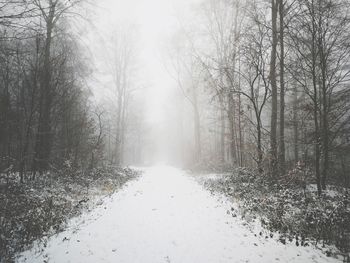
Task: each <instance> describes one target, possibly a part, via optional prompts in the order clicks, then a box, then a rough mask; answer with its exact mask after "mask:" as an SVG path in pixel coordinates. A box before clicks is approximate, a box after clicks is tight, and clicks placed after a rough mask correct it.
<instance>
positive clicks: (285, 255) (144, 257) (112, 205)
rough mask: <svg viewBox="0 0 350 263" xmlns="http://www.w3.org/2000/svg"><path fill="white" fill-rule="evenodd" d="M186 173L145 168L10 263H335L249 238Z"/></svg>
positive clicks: (224, 208) (306, 249) (314, 252)
mask: <svg viewBox="0 0 350 263" xmlns="http://www.w3.org/2000/svg"><path fill="white" fill-rule="evenodd" d="M229 208H230V205H229V203H228V202H226V201H225V200H224V199H222V198H219V197H217V196H213V195H211V193H210V192H209V191H207V190H205V189H203V188H202V186H201V185H200V184H198V183H197V182H196V181H195V179H194V178H193V177H191V176H189V175H188V174H186V172H184V171H181V170H178V169H175V168H171V167H165V166H164V167H163V166H159V167H151V168H147V169H145V173H144V174H143V175H142V176H141V177H140V178H139V180H137V181H133V182H130V183H129V184H128V185H127V186H126V187H125V188H124V189H123V190H121V191H120V192H118V193H116V194H114V195H113V196H111V197H110V198H108V199H106V200H105V202H104V203H103V204H101V205H100V206H99V207H97V208H96V209H94V210H93V211H92V212H90V213H88V214H85V215H83V216H82V217H80V218H76V219H74V220H72V221H71V223H70V225H69V228H68V229H67V230H66V231H65V232H62V233H60V234H59V235H57V236H54V237H52V238H50V239H49V240H48V242H47V244H41V245H37V246H35V247H34V248H33V249H32V250H30V251H27V252H24V253H23V254H22V255H21V256H20V257H19V258H18V262H75V263H77V262H84V263H88V262H118V263H122V262H128V263H136V262H152V263H156V262H179V263H186V262H191V263H194V262H213V263H216V262H260V263H262V262H266V263H270V262H336V260H335V259H333V258H328V257H326V256H325V255H324V254H322V253H321V251H319V250H316V249H315V248H313V247H296V246H295V245H292V244H287V245H283V244H281V243H279V242H277V241H276V240H274V239H268V240H266V239H265V238H264V237H260V236H259V235H258V236H255V235H254V233H253V232H251V231H250V230H249V229H248V228H247V227H246V226H244V222H243V221H241V220H240V219H239V217H232V215H231V214H228V213H227V210H228V209H229Z"/></svg>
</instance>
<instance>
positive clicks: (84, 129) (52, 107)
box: [0, 0, 102, 181]
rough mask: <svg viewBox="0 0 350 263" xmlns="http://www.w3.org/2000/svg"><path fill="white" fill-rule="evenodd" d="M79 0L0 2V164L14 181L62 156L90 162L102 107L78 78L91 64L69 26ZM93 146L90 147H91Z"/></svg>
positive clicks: (49, 166)
mask: <svg viewBox="0 0 350 263" xmlns="http://www.w3.org/2000/svg"><path fill="white" fill-rule="evenodd" d="M82 2H83V1H79V0H74V1H73V0H72V1H61V0H33V1H11V0H8V1H3V2H1V6H0V60H1V63H0V156H1V160H0V169H1V171H2V172H4V171H5V172H6V173H9V172H14V171H18V172H19V174H20V180H21V181H23V180H24V179H25V175H26V174H28V172H31V174H32V178H34V177H35V174H36V173H43V172H45V171H47V170H51V169H54V167H58V166H62V164H64V163H66V162H67V161H68V162H70V164H69V165H72V166H76V167H84V168H85V167H88V166H92V165H94V163H95V162H96V160H97V159H98V158H97V155H98V152H99V149H100V148H101V147H102V144H101V136H102V135H101V128H102V127H101V126H100V122H99V120H100V113H96V114H94V112H93V108H92V106H91V104H90V102H89V92H90V91H89V90H88V89H87V87H86V84H85V82H84V80H85V78H86V76H87V74H89V68H88V67H87V65H86V64H85V62H84V56H83V55H82V53H81V50H82V49H81V48H80V46H79V43H78V41H76V40H75V37H74V36H73V35H72V34H71V32H70V30H69V26H70V22H69V18H71V17H74V16H77V14H76V13H75V12H76V10H77V9H79V8H81V4H82ZM91 153H94V154H91Z"/></svg>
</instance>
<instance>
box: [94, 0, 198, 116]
mask: <svg viewBox="0 0 350 263" xmlns="http://www.w3.org/2000/svg"><path fill="white" fill-rule="evenodd" d="M194 1H196V0H187V1H186V0H100V1H99V2H98V4H97V5H98V7H97V8H96V10H95V13H96V15H95V17H96V18H97V19H96V20H94V21H93V24H94V25H95V27H96V28H95V30H94V34H96V32H97V36H96V35H95V36H94V37H95V38H96V37H97V38H100V40H99V41H101V39H108V34H111V32H112V31H113V27H114V26H116V25H117V26H123V24H126V25H130V24H131V25H136V27H137V30H138V36H139V38H138V39H137V41H138V43H137V45H138V47H139V48H140V66H139V67H140V68H139V70H140V75H141V76H140V77H141V78H142V80H141V81H142V82H144V83H147V84H145V85H146V86H147V88H148V90H147V98H145V99H146V107H147V110H148V111H147V115H148V116H147V119H148V120H149V121H151V122H159V121H161V120H162V119H163V115H162V113H163V112H164V110H163V107H164V105H165V104H166V98H167V97H168V95H169V93H170V92H169V91H170V90H171V89H172V88H173V87H174V81H173V79H172V78H171V76H170V75H169V74H168V72H167V71H166V68H165V67H164V63H165V62H164V57H166V54H165V52H164V50H166V48H165V46H166V45H168V43H167V41H168V39H169V38H171V36H172V35H173V33H174V32H175V31H176V29H177V27H178V18H177V17H178V15H176V14H179V12H180V13H181V12H183V11H184V10H186V9H188V6H189V3H191V2H194ZM98 35H99V36H98ZM102 41H104V40H102ZM100 48H102V49H103V47H102V45H101V46H100ZM102 64H103V62H102ZM102 81H103V80H102ZM97 93H103V92H100V91H99V90H98V91H97Z"/></svg>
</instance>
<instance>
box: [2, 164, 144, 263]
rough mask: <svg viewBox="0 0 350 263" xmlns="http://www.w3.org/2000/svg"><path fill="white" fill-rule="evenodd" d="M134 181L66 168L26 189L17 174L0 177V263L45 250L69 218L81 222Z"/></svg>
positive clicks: (132, 174) (123, 172)
mask: <svg viewBox="0 0 350 263" xmlns="http://www.w3.org/2000/svg"><path fill="white" fill-rule="evenodd" d="M137 175H138V172H136V171H134V170H131V169H122V168H118V167H113V166H110V167H104V168H99V169H94V170H91V171H90V172H89V173H85V174H84V173H81V172H80V171H74V170H71V169H70V168H69V167H67V168H66V169H62V170H61V171H56V172H52V173H49V174H44V175H42V176H38V177H37V178H36V179H35V180H26V181H25V183H19V180H18V175H17V174H10V175H9V176H6V177H3V178H1V177H0V263H5V262H6V263H8V262H13V261H15V255H16V254H18V253H19V252H20V251H23V250H26V249H28V248H29V247H31V245H32V244H33V242H35V243H36V244H41V245H42V246H45V244H46V242H47V240H48V239H49V238H50V237H51V236H53V235H56V234H57V233H60V232H62V231H64V230H65V229H66V227H67V226H68V225H69V224H68V223H69V222H70V219H71V218H79V217H82V218H83V217H84V216H85V215H86V214H88V213H90V212H91V211H92V210H93V209H94V208H95V207H96V206H98V205H101V204H103V200H104V199H105V198H106V197H108V196H111V195H113V194H114V193H115V192H116V191H119V190H120V188H121V187H122V186H124V185H125V184H126V183H127V182H128V181H130V180H132V179H134V178H136V177H137ZM28 179H29V178H28Z"/></svg>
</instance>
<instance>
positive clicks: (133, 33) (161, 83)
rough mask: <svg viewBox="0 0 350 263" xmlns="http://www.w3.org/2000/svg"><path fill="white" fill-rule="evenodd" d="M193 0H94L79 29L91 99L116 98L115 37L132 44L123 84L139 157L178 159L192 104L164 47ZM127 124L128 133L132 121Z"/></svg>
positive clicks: (179, 161)
mask: <svg viewBox="0 0 350 263" xmlns="http://www.w3.org/2000/svg"><path fill="white" fill-rule="evenodd" d="M197 3H198V1H197V0H193V1H173V0H165V1H164V0H151V1H148V0H147V1H146V0H134V1H122V0H119V1H113V0H104V1H99V2H98V3H94V4H93V10H91V11H90V17H89V18H87V21H86V22H85V23H86V25H85V27H84V28H83V29H82V30H81V31H80V33H81V32H83V34H82V35H81V41H82V44H83V46H85V47H86V52H87V58H88V59H90V60H91V61H93V70H92V74H91V76H90V79H89V82H88V85H89V87H90V88H91V90H92V92H93V98H92V100H93V103H95V104H97V105H103V104H104V103H106V101H108V102H109V104H110V106H111V105H115V104H116V102H114V101H113V100H116V98H115V97H114V98H113V93H114V90H115V83H113V72H112V71H113V70H112V71H111V64H112V63H113V61H112V60H113V55H112V54H113V52H114V51H113V48H115V47H114V46H113V45H114V44H115V41H118V39H123V38H124V40H123V41H126V44H127V45H128V46H131V47H132V52H133V61H132V63H134V64H133V66H132V69H131V70H130V72H129V73H128V74H130V82H131V83H130V87H128V89H129V90H132V91H131V94H130V95H131V98H130V100H131V102H130V103H132V104H133V105H132V106H130V107H136V108H135V111H137V112H135V114H136V115H138V116H137V117H138V118H139V119H140V121H141V122H142V125H143V128H142V129H143V131H142V133H143V134H142V140H143V142H144V143H143V145H142V149H139V150H140V151H141V152H142V154H141V155H142V161H141V160H140V161H141V163H147V164H150V163H173V164H178V165H181V164H183V161H184V160H183V158H182V157H181V155H182V154H183V151H184V150H183V149H182V148H183V146H182V144H183V140H186V139H184V138H183V136H182V135H181V133H182V132H183V131H182V130H181V126H182V125H183V120H182V119H183V118H182V115H183V114H191V109H188V107H186V101H184V99H183V96H182V95H181V91H180V90H179V88H178V87H177V82H176V80H175V79H174V75H175V74H176V73H175V72H174V68H172V66H171V62H170V60H171V57H170V54H169V50H170V49H172V48H173V47H174V43H173V42H174V41H177V40H176V39H175V38H174V35H175V34H176V32H177V31H179V30H181V26H182V25H181V24H182V20H183V19H184V18H185V16H187V17H188V16H189V13H191V12H192V11H193V6H194V5H195V4H197ZM90 8H91V7H90ZM115 106H116V105H115ZM187 106H188V105H187ZM101 107H102V108H104V107H105V106H101ZM112 108H113V107H112ZM116 108H117V106H116V107H115V108H114V110H116ZM105 110H106V111H113V109H108V110H107V109H105ZM179 112H180V113H179ZM110 113H111V114H112V115H113V112H110ZM179 114H182V115H179ZM181 118H182V119H181ZM109 121H110V122H112V123H113V120H109ZM112 125H113V124H112ZM189 125H190V124H189ZM127 129H129V130H128V132H130V133H132V131H131V129H132V127H129V128H127ZM130 140H134V137H132V138H131V139H130V138H129V141H128V142H126V147H127V148H128V143H131V144H133V143H134V142H132V141H131V142H130ZM188 140H189V139H188ZM187 150H190V149H187ZM129 151H133V149H129ZM125 155H126V156H130V152H128V150H126V152H125ZM129 158H131V157H129ZM127 159H128V157H126V160H125V162H126V163H129V164H132V162H133V161H132V160H127ZM131 159H132V158H131Z"/></svg>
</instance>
